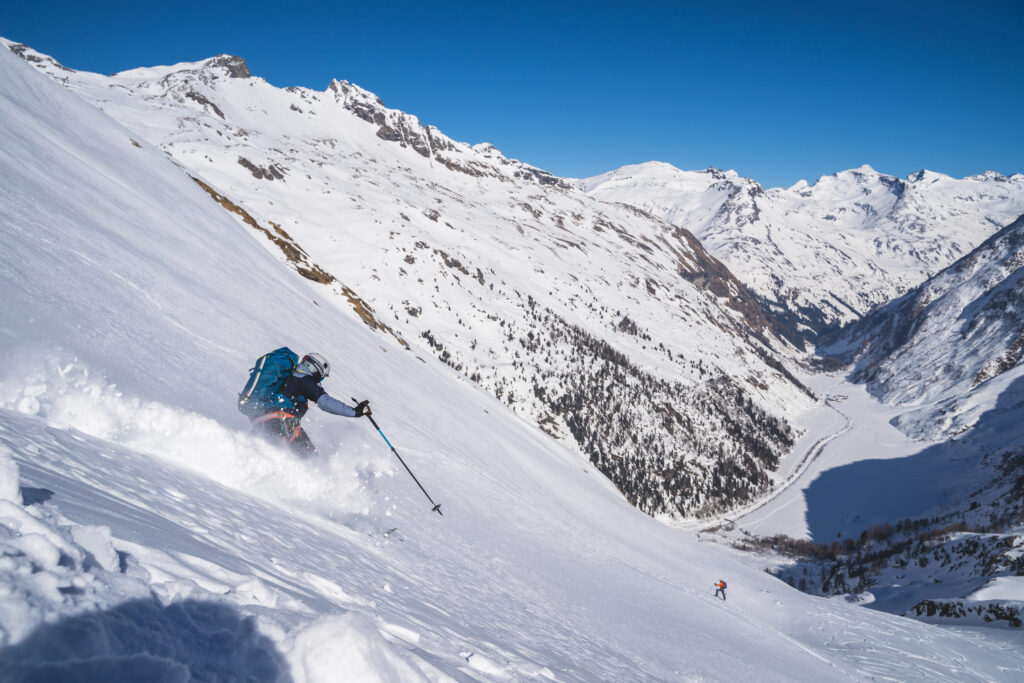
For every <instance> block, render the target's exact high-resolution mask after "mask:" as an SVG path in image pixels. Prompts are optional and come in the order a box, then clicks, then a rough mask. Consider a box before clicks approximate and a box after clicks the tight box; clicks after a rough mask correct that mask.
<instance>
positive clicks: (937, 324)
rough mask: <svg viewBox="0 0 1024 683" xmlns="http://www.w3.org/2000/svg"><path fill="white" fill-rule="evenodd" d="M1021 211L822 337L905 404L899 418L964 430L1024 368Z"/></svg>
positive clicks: (917, 427) (931, 429)
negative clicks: (916, 282) (899, 293)
mask: <svg viewBox="0 0 1024 683" xmlns="http://www.w3.org/2000/svg"><path fill="white" fill-rule="evenodd" d="M1022 300H1024V216H1022V217H1020V218H1018V219H1017V220H1016V221H1014V222H1013V223H1011V224H1009V225H1007V226H1006V227H1005V228H1003V229H1002V230H1000V231H999V232H997V233H996V234H995V235H993V236H992V237H990V238H989V239H987V240H986V241H985V242H984V243H983V244H981V245H980V246H979V247H978V248H977V249H975V250H973V251H972V252H971V253H970V254H968V255H967V256H965V257H963V258H962V259H960V260H959V261H957V262H956V263H955V264H953V265H952V266H950V267H949V268H946V269H945V270H943V271H942V272H940V273H938V274H937V275H935V276H934V277H932V278H930V279H929V280H928V281H927V282H925V283H924V284H922V285H921V286H920V287H917V288H916V289H914V290H913V291H911V292H910V293H908V294H907V295H905V296H903V297H901V298H900V299H897V300H895V301H893V302H891V303H889V304H887V305H886V306H884V307H882V308H880V309H879V310H877V311H875V312H873V313H872V314H871V315H870V316H868V317H867V318H865V319H863V320H861V321H859V322H858V323H857V324H856V325H853V326H851V327H850V328H849V329H847V330H843V332H842V334H840V335H837V336H836V337H835V339H833V340H831V342H830V344H828V345H825V346H823V347H822V349H821V350H820V352H821V353H823V354H842V355H844V357H850V358H852V359H853V360H855V361H856V365H855V368H854V370H853V374H852V376H853V379H855V380H856V381H861V382H865V383H866V384H867V385H868V388H869V389H870V390H871V391H872V393H874V394H876V395H878V396H879V397H880V398H881V399H882V400H884V401H886V402H888V403H891V404H894V405H899V406H904V407H905V410H906V412H905V414H904V415H902V416H901V417H900V418H899V424H900V426H901V427H902V428H903V429H904V430H905V431H907V432H908V433H911V434H917V435H924V436H928V437H941V436H948V435H951V434H959V433H962V432H964V431H966V430H968V429H970V428H971V427H972V426H973V424H974V422H975V421H976V420H977V419H978V416H979V415H980V414H981V412H983V411H984V410H986V409H987V408H989V407H990V406H991V405H992V404H993V403H994V401H995V400H996V399H997V398H998V397H999V396H1000V395H1001V394H1002V393H1003V390H1004V389H1005V388H1006V387H1007V386H1008V385H1009V384H1010V383H1011V382H1013V381H1014V380H1015V379H1016V378H1019V377H1020V376H1021V375H1022V373H1024V366H1022V365H1021V363H1020V360H1021V357H1022V352H1024V310H1022V304H1021V301H1022Z"/></svg>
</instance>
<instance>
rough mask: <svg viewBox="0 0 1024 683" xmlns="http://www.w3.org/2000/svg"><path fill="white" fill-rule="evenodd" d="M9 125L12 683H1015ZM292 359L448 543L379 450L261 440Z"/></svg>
mask: <svg viewBox="0 0 1024 683" xmlns="http://www.w3.org/2000/svg"><path fill="white" fill-rule="evenodd" d="M0 118H2V120H3V121H4V126H3V127H0V231H2V235H3V243H4V249H2V250H0V298H2V300H3V306H2V308H0V339H2V348H3V356H2V361H3V362H2V368H3V370H2V371H0V591H2V594H0V643H2V649H0V679H2V680H5V681H7V680H10V681H18V680H87V681H137V680H146V681H181V680H190V679H195V680H254V681H306V682H311V683H312V682H314V681H338V680H365V681H403V682H404V681H416V680H423V681H467V680H484V681H500V680H559V681H595V680H607V681H622V680H631V681H639V680H672V681H679V680H792V679H802V680H816V681H817V680H851V679H853V680H856V679H873V680H880V679H883V680H884V679H897V680H913V679H918V680H932V681H935V680H949V681H964V680H1020V678H1021V677H1022V676H1024V664H1022V662H1021V660H1020V656H1019V652H1017V651H1013V650H1009V649H1006V648H1003V647H1000V646H999V645H998V643H996V644H993V643H991V642H989V641H985V640H983V639H981V638H978V637H976V636H972V635H970V634H964V633H960V632H955V631H948V630H942V629H939V628H936V627H932V626H928V625H926V624H922V623H918V622H915V621H911V620H907V619H901V618H897V617H893V616H890V615H886V614H880V613H873V612H869V611H866V610H862V609H859V608H857V607H855V606H850V605H847V604H845V603H842V602H835V601H828V600H823V599H817V598H813V597H809V596H805V595H803V594H800V593H798V592H796V591H795V590H792V589H789V588H788V587H786V586H785V585H783V584H781V583H780V582H779V581H777V580H775V579H773V578H772V577H770V576H768V575H766V574H765V573H763V572H761V571H757V570H754V569H749V568H746V567H743V566H742V565H740V564H738V563H735V562H734V561H732V560H731V559H729V558H727V557H725V556H723V555H721V554H719V553H718V552H717V551H716V550H715V549H713V548H708V547H705V546H703V545H701V544H698V543H696V542H695V541H694V540H693V539H692V538H690V537H689V536H688V535H686V534H682V533H680V532H678V531H673V530H670V529H668V528H667V527H665V526H663V525H661V524H659V523H657V522H656V521H654V520H652V519H651V518H649V517H647V516H645V515H643V514H641V513H640V512H638V511H637V510H635V509H634V508H632V507H631V506H629V505H628V504H627V503H626V502H625V501H624V500H623V499H622V498H621V497H620V495H619V494H618V493H617V492H616V491H615V490H614V489H613V487H611V486H610V485H609V484H608V482H607V481H606V480H605V479H604V478H603V477H601V476H600V475H599V474H598V473H596V472H595V471H594V470H593V469H592V468H591V467H590V466H589V465H588V464H586V462H585V461H583V460H582V459H581V458H580V457H579V456H578V455H577V454H574V453H571V452H569V451H568V450H566V449H564V448H563V447H562V446H560V445H558V444H557V443H556V442H554V441H553V440H552V439H550V438H549V437H547V436H546V435H544V434H543V433H541V432H540V431H538V430H537V429H535V428H534V427H532V426H529V425H527V424H526V423H525V422H523V421H522V420H520V419H519V418H517V417H515V416H513V415H512V414H511V413H510V412H508V411H507V409H505V408H504V407H503V406H502V405H501V404H499V403H498V402H497V401H495V400H493V399H491V398H488V397H487V396H486V395H484V394H483V393H482V392H480V391H479V390H478V389H477V388H475V387H473V386H472V385H470V384H469V383H466V382H464V381H461V380H459V379H457V378H456V377H455V376H454V374H453V373H452V372H451V371H450V369H449V368H447V367H445V366H443V365H441V364H440V363H436V362H434V361H430V360H428V361H426V362H424V361H421V360H419V359H417V358H416V357H415V356H414V354H412V353H409V352H407V351H405V350H404V349H403V348H402V347H401V345H400V344H399V343H398V342H397V341H395V340H394V338H393V337H391V336H389V335H387V334H385V333H383V332H375V331H372V330H370V329H369V328H368V327H366V326H365V325H364V324H363V322H362V321H359V320H358V319H357V318H356V317H355V315H354V314H353V315H350V316H346V315H344V314H342V313H340V312H339V311H338V309H336V308H334V307H332V306H324V305H322V304H321V303H318V302H322V300H323V299H324V297H325V294H324V292H323V291H322V289H321V288H322V286H321V285H316V284H314V283H312V282H310V281H309V280H306V279H303V278H301V277H300V276H299V275H297V274H296V273H295V272H294V271H293V270H291V269H290V268H287V267H285V266H284V265H283V264H282V263H281V262H280V261H279V260H277V259H276V258H275V257H274V256H273V255H272V254H270V253H269V252H268V251H267V250H266V249H265V247H264V246H263V245H262V244H261V243H259V242H258V241H257V240H256V239H254V238H253V236H252V234H250V232H249V231H248V228H246V227H244V226H242V225H240V224H239V223H238V222H236V221H235V220H234V219H233V218H232V217H230V216H229V215H228V214H227V213H225V212H224V211H222V210H221V208H220V207H219V206H217V205H216V204H214V203H212V202H211V201H210V199H209V197H208V196H207V195H206V193H205V192H204V191H203V190H202V189H200V188H199V187H198V186H197V185H196V184H195V183H194V182H193V181H192V180H191V179H190V178H189V177H188V175H186V174H185V173H184V172H183V171H182V170H181V169H180V168H179V167H178V166H176V165H175V164H174V163H172V162H171V161H170V160H168V159H167V158H166V157H165V156H164V155H163V154H162V153H161V152H159V151H157V150H155V149H153V148H151V147H149V146H148V145H146V144H144V143H140V141H138V140H134V141H133V139H132V134H131V133H129V132H128V131H127V130H126V129H124V128H122V127H121V126H120V125H118V124H116V123H114V122H113V121H112V120H110V119H109V118H107V117H106V116H105V115H104V114H103V113H102V112H101V111H99V110H98V109H97V108H95V107H94V106H93V105H92V104H89V103H86V102H85V101H84V100H82V99H80V98H79V97H78V96H77V95H75V94H74V93H72V92H70V91H69V89H65V88H62V87H61V86H60V85H59V84H58V83H55V82H53V81H52V80H50V79H47V78H46V77H44V76H42V75H41V74H39V73H38V72H36V71H35V70H34V69H32V67H31V66H30V65H28V64H26V63H25V62H24V61H22V60H21V59H19V58H18V57H16V56H15V55H13V54H10V53H9V52H8V51H6V50H0ZM281 344H289V345H291V346H292V347H293V348H296V349H297V350H306V349H315V350H317V351H320V352H321V353H323V354H325V355H326V356H327V357H328V358H329V359H331V360H332V362H333V365H334V367H335V368H336V369H335V371H334V374H333V376H332V377H331V378H330V380H328V382H327V388H328V389H329V391H331V392H332V393H334V394H336V395H338V396H340V397H343V398H344V397H347V396H348V395H350V394H353V395H357V396H360V397H362V396H369V397H371V398H372V399H373V401H374V408H375V415H376V416H377V418H378V420H379V422H380V424H381V426H382V428H383V429H384V430H385V432H386V433H387V435H388V437H389V439H391V441H392V443H394V444H395V445H396V446H397V447H398V448H399V450H400V451H401V452H402V453H403V455H404V456H405V458H406V460H407V462H408V463H409V464H410V466H411V467H412V468H413V470H414V471H415V472H416V473H417V475H418V476H419V478H420V480H421V481H422V482H423V483H424V485H425V486H426V487H427V488H428V490H429V491H430V492H431V494H432V495H433V496H434V497H435V498H436V499H437V500H439V501H440V502H441V503H442V505H443V510H444V513H445V516H444V517H440V516H438V515H436V514H432V513H430V512H429V505H428V503H427V501H426V500H425V498H424V497H423V496H422V494H421V492H420V491H419V490H418V489H417V488H416V487H415V485H414V484H413V483H412V481H411V480H410V479H409V478H408V476H407V475H406V473H405V472H404V470H402V469H401V468H400V466H398V465H397V463H396V462H395V461H394V459H393V458H392V457H391V456H390V454H389V453H388V452H387V450H386V447H385V445H384V443H383V442H382V440H381V439H380V438H379V436H378V435H377V434H374V433H373V431H372V430H371V429H370V427H369V425H368V424H367V423H366V422H365V421H360V420H346V419H342V418H328V417H325V418H323V419H317V416H316V415H311V416H310V418H311V419H309V420H307V421H308V422H311V426H310V431H311V434H312V437H313V439H314V440H315V441H316V442H317V443H318V444H319V445H320V447H321V455H320V456H319V457H318V458H316V459H313V460H310V461H300V460H297V459H295V458H294V457H291V456H289V455H287V454H285V453H283V452H280V451H278V450H276V449H275V448H273V447H270V446H267V445H265V444H262V443H260V442H258V441H255V440H254V439H253V438H252V437H251V436H249V435H248V434H247V432H246V430H245V424H244V421H243V420H242V419H241V417H240V416H238V415H237V414H236V413H235V412H234V407H233V403H234V392H236V391H237V390H238V389H239V385H240V383H242V382H244V379H245V376H246V372H247V368H248V365H249V363H250V362H251V360H252V359H253V358H254V357H255V356H256V355H258V354H259V353H262V352H264V351H266V350H269V349H270V348H274V347H275V346H278V345H281ZM721 577H724V578H726V580H727V581H728V582H729V599H728V601H727V602H720V601H718V600H716V599H714V598H713V597H712V596H711V592H712V591H711V584H712V582H713V581H715V580H717V579H718V578H721Z"/></svg>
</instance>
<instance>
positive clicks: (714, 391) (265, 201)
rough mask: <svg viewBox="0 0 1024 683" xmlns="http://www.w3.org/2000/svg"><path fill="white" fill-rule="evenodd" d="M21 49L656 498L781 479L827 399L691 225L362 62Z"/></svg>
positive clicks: (216, 192)
mask: <svg viewBox="0 0 1024 683" xmlns="http://www.w3.org/2000/svg"><path fill="white" fill-rule="evenodd" d="M10 47H11V48H12V49H15V50H17V51H18V53H19V54H21V55H22V56H23V57H24V58H25V59H27V60H29V61H30V63H32V64H34V65H36V66H37V68H39V69H40V70H41V71H42V72H43V73H46V74H48V75H49V76H50V77H51V78H53V79H55V80H56V81H57V82H59V83H62V84H63V83H64V82H65V81H64V77H65V76H66V77H67V80H66V84H67V89H68V90H70V91H72V92H75V93H80V94H82V95H83V96H84V97H86V98H87V99H89V100H91V101H93V102H95V103H96V104H97V106H99V107H100V108H102V109H103V110H104V111H106V112H107V113H109V114H110V115H111V116H112V117H114V118H115V119H117V120H118V121H119V122H121V123H122V124H124V125H125V126H127V127H128V128H129V129H130V130H131V131H132V132H133V135H135V136H136V137H137V138H138V139H139V140H141V141H143V142H147V141H148V142H149V143H151V144H153V145H155V146H158V147H159V148H160V149H162V150H164V151H166V152H167V153H168V154H170V155H171V156H172V157H173V158H174V159H175V161H176V162H178V163H180V164H182V165H183V166H184V167H186V168H188V169H189V172H190V173H191V174H192V175H193V176H194V177H196V178H197V179H201V180H202V182H203V183H204V187H206V188H207V189H208V191H209V192H210V193H211V195H213V196H214V198H215V199H216V200H217V201H218V202H220V203H221V204H222V205H223V206H224V207H225V208H227V209H228V210H231V211H234V212H235V213H237V214H238V215H241V216H243V217H244V219H245V221H246V223H247V224H248V225H250V226H251V227H252V228H254V229H256V230H260V231H262V232H263V233H264V234H265V235H266V236H267V237H268V238H269V239H270V240H273V242H275V243H276V244H277V245H278V246H279V247H280V248H281V250H282V252H283V254H284V255H285V259H286V260H287V261H289V262H290V263H292V264H293V266H294V267H295V268H296V269H297V270H299V271H300V272H303V273H305V274H306V275H307V276H308V277H310V278H311V279H315V280H317V281H320V282H324V283H326V284H329V285H330V286H329V287H328V288H327V289H326V291H325V292H324V294H323V297H324V299H322V300H320V303H321V304H325V305H329V306H340V307H341V308H342V309H344V310H346V311H349V310H356V311H357V312H359V314H360V315H361V316H362V317H363V319H364V320H365V321H366V322H367V324H368V325H371V326H372V327H374V328H378V329H380V328H383V329H387V330H389V331H390V332H391V333H392V334H393V335H394V336H395V337H396V338H398V339H400V340H401V342H402V343H405V344H409V345H410V346H411V347H412V348H414V349H416V350H417V352H418V353H420V354H421V355H434V356H435V357H437V358H440V359H441V360H443V361H444V362H445V363H446V364H448V365H449V366H451V367H453V368H455V369H456V370H458V371H459V372H460V373H461V374H462V375H463V376H464V377H466V378H467V379H469V380H471V381H472V382H474V383H476V384H477V385H479V386H481V387H483V388H484V389H486V390H487V391H488V392H489V393H490V394H491V395H493V396H495V397H498V398H499V399H501V401H502V402H503V403H505V404H506V405H508V406H510V407H512V408H513V409H514V410H515V411H516V412H517V413H518V414H519V415H521V416H522V417H524V418H525V419H528V420H530V421H531V422H533V423H534V424H536V425H538V426H540V427H542V428H543V429H544V430H545V431H546V432H547V433H549V434H551V435H553V436H555V437H556V438H558V439H560V440H561V441H563V442H564V443H566V444H567V445H569V446H570V447H572V448H574V449H576V450H577V451H578V452H580V453H581V454H583V455H585V456H586V457H587V458H588V459H589V460H590V461H591V462H592V463H594V464H595V465H596V466H597V467H598V468H599V469H600V470H601V471H602V472H603V473H605V474H606V475H607V476H609V477H610V478H611V479H612V481H614V483H615V484H616V486H617V487H618V488H619V489H620V490H622V491H623V492H624V494H625V495H626V496H627V498H628V499H629V500H630V501H631V502H633V503H634V504H635V505H637V506H638V507H640V508H641V509H643V510H644V511H646V512H649V513H651V514H658V515H663V516H666V517H672V518H679V517H686V516H706V515H709V514H713V513H716V512H720V511H723V510H728V509H729V508H731V507H733V506H735V505H736V504H738V503H741V502H747V501H749V500H751V499H752V498H754V497H755V496H756V495H758V494H759V493H761V492H764V491H765V490H766V487H767V485H768V483H769V481H770V479H769V477H770V473H771V471H772V470H773V469H774V467H775V466H776V464H777V462H778V460H779V458H780V457H781V456H782V455H783V454H784V453H785V452H786V451H787V450H788V448H789V446H790V443H791V440H792V437H793V435H792V433H791V431H790V429H789V426H788V424H787V421H786V420H787V418H788V416H789V415H790V414H792V413H795V412H798V411H799V410H800V409H801V408H802V407H806V406H807V405H808V404H809V403H810V397H809V396H808V394H807V393H806V392H805V391H804V390H803V388H802V387H801V386H800V385H799V384H798V383H797V382H796V381H795V379H794V377H793V376H792V374H791V373H790V371H789V370H787V369H786V363H787V362H788V360H787V356H789V355H790V353H791V351H792V349H791V348H790V347H789V346H788V345H787V344H786V343H785V342H784V341H782V340H780V339H779V337H778V336H777V335H778V334H779V331H778V330H777V329H776V326H775V324H774V323H773V322H772V321H771V320H770V319H769V318H768V317H767V316H766V315H765V314H764V311H763V310H762V308H761V307H760V305H759V304H758V303H757V301H756V300H755V298H754V297H753V296H752V295H751V293H750V292H748V291H747V290H746V288H745V287H744V286H743V285H742V284H741V283H740V282H739V281H737V280H736V279H735V278H734V277H733V276H732V274H731V273H729V271H728V270H727V269H726V268H725V267H724V266H722V264H721V263H719V262H718V261H716V260H715V259H714V258H713V257H711V256H710V255H709V254H707V252H706V251H705V250H704V248H703V247H702V246H701V245H700V244H699V243H698V242H697V240H696V239H695V238H694V237H693V236H692V235H691V234H690V233H689V232H687V231H685V230H683V229H681V228H678V227H675V226H672V225H670V224H668V223H665V222H664V221H661V220H659V219H657V218H654V217H652V216H650V215H648V214H645V213H643V212H640V211H638V210H636V209H635V208H632V207H625V206H617V205H610V204H604V203H602V202H599V201H596V200H594V199H592V198H590V197H588V196H586V195H585V194H584V193H582V192H580V191H578V190H576V189H574V188H572V187H571V186H570V185H569V184H568V183H567V182H566V181H563V180H561V179H558V178H554V177H552V176H550V175H549V174H545V173H544V172H542V171H539V170H538V169H535V168H533V167H530V166H527V165H525V164H522V163H520V162H518V161H514V160H510V159H507V158H505V157H504V156H503V155H502V154H501V153H500V152H498V151H497V150H496V149H495V148H494V147H493V146H490V145H486V144H482V145H476V146H470V145H468V144H466V143H460V142H455V141H453V140H451V139H449V138H447V137H445V136H444V135H443V134H442V133H440V132H439V131H437V130H436V129H435V128H432V127H430V126H424V125H422V124H421V123H420V122H419V121H418V120H417V119H416V118H415V117H414V116H411V115H409V114H406V113H403V112H400V111H397V110H393V109H388V108H386V107H385V106H384V105H383V104H382V103H381V102H380V101H379V100H378V99H377V98H376V97H375V96H373V95H372V94H371V93H368V92H366V91H365V90H362V89H360V88H358V87H357V86H354V85H352V84H349V83H346V82H344V81H333V82H332V83H331V84H330V85H329V86H328V87H327V89H326V90H325V91H323V92H317V91H312V90H308V89H304V88H288V89H280V88H275V87H273V86H272V85H270V84H269V83H267V82H266V81H265V80H263V79H261V78H258V77H254V76H251V75H250V74H249V72H248V70H247V68H246V67H245V63H244V62H243V61H242V60H241V59H240V58H237V57H227V56H221V57H215V58H211V59H208V60H204V61H202V62H197V63H194V64H177V65H174V66H169V67H153V68H146V69H135V70H131V71H126V72H123V73H120V74H115V75H113V76H104V75H100V74H91V73H85V72H71V71H69V70H67V69H66V68H64V67H62V66H60V65H58V64H57V63H56V62H54V61H53V60H52V59H51V58H49V57H47V56H45V55H40V54H39V53H37V52H35V51H33V50H31V49H30V48H27V47H25V46H18V45H12V46H10ZM267 244H268V246H271V242H270V241H268V243H267ZM271 248H274V247H271ZM329 293H333V296H329ZM637 444H642V446H643V447H642V448H637V447H636V446H637Z"/></svg>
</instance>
